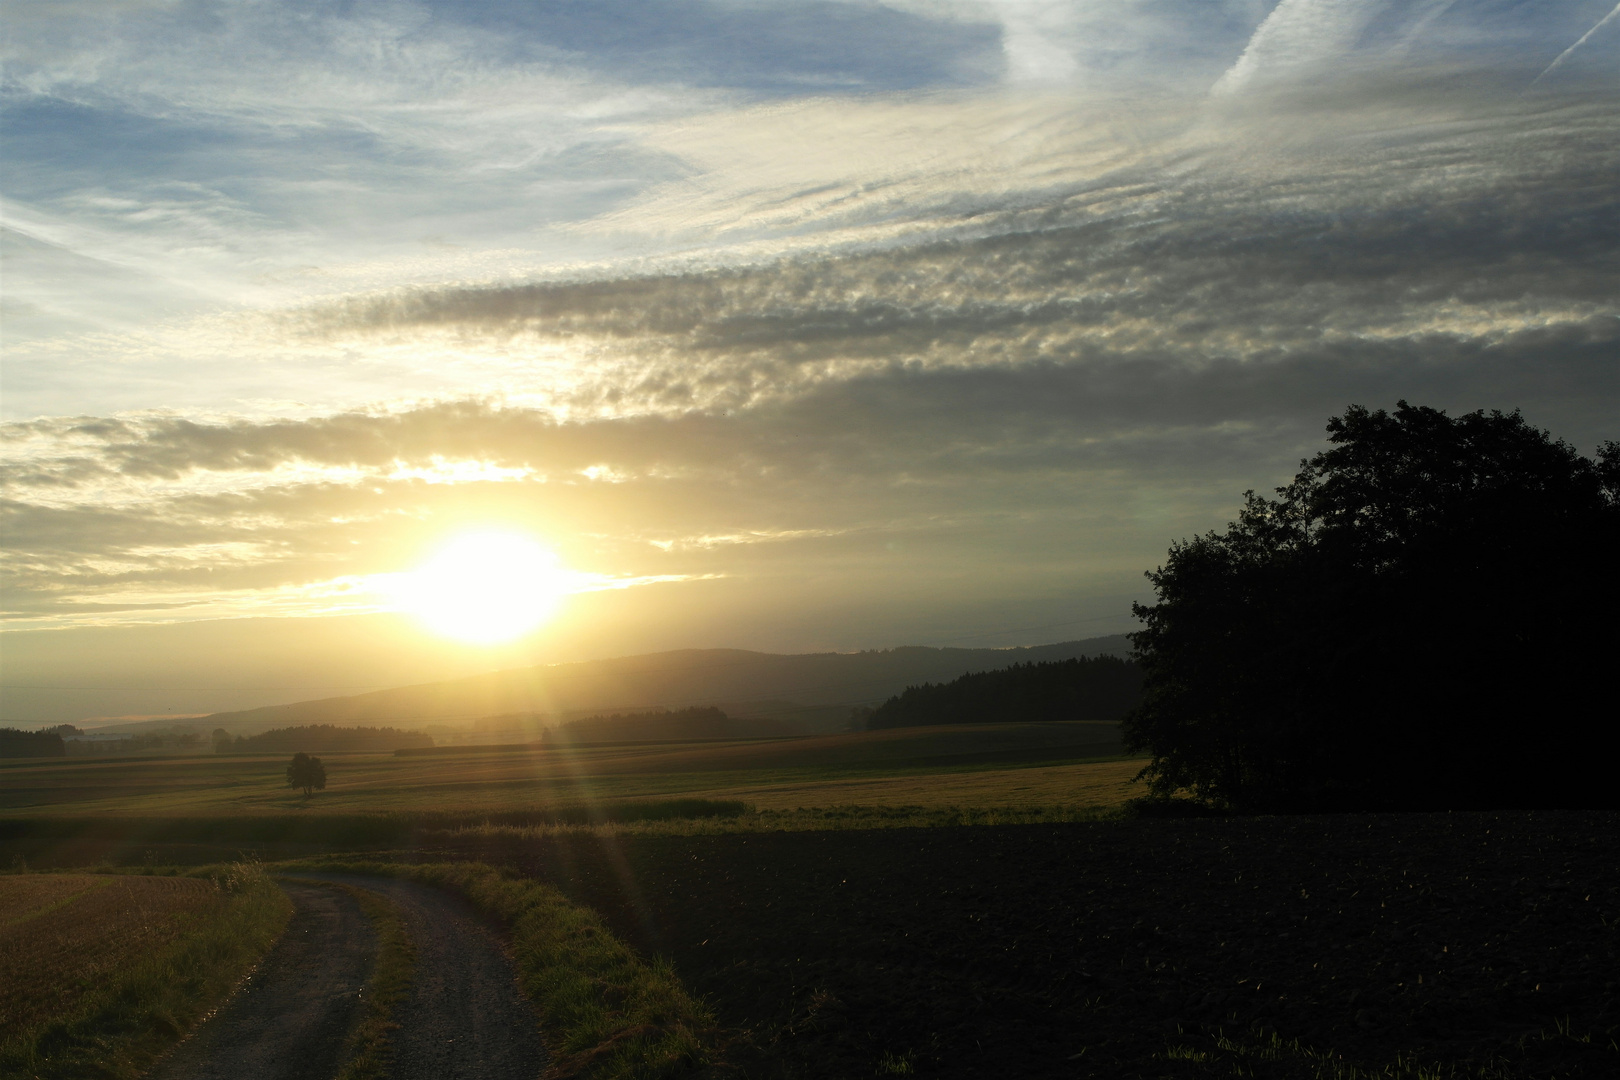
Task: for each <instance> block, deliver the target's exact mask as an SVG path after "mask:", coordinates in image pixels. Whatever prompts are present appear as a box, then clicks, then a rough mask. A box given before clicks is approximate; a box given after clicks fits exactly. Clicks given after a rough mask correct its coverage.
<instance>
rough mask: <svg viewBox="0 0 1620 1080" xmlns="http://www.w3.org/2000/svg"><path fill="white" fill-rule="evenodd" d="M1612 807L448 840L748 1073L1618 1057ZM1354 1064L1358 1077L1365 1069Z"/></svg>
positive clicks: (1524, 1063)
mask: <svg viewBox="0 0 1620 1080" xmlns="http://www.w3.org/2000/svg"><path fill="white" fill-rule="evenodd" d="M1616 825H1620V817H1617V816H1616V815H1613V814H1607V815H1604V814H1578V813H1569V814H1524V813H1517V814H1484V813H1480V814H1439V815H1365V816H1354V815H1343V816H1336V817H1312V818H1292V819H1289V818H1241V819H1169V820H1152V819H1149V820H1116V821H1106V822H1096V823H1073V824H1053V825H1022V826H991V827H981V828H955V829H940V828H935V829H889V830H867V831H858V832H841V833H824V832H823V833H817V832H797V833H767V834H751V835H750V834H722V835H713V836H687V837H682V836H628V835H617V836H614V835H589V834H580V833H574V834H567V833H558V834H555V835H551V836H545V837H536V838H529V839H517V838H503V837H500V836H489V837H478V838H475V837H466V838H461V839H456V840H446V841H444V842H442V843H440V844H437V845H435V846H433V847H432V848H431V849H430V850H425V851H423V852H422V853H421V855H420V857H421V858H424V859H442V858H445V857H462V858H478V859H482V860H484V861H487V862H491V863H496V864H503V865H506V866H508V867H511V868H513V869H515V870H519V871H521V872H523V873H525V874H528V875H532V876H535V877H538V878H540V879H542V880H546V881H552V882H556V883H558V884H559V885H560V886H561V887H562V888H563V889H564V890H565V891H566V892H567V893H568V894H569V895H570V896H572V897H574V898H575V899H576V900H578V901H580V902H582V903H585V904H588V905H590V906H591V907H593V908H595V909H596V910H598V911H600V912H602V913H603V914H604V916H605V917H606V919H607V921H608V923H609V925H610V926H611V927H612V928H613V929H614V930H616V931H617V932H618V933H619V934H620V935H622V936H624V937H625V938H626V939H627V940H629V941H632V942H634V943H635V944H637V945H638V946H640V948H641V949H643V950H644V951H645V952H647V953H649V954H661V955H666V956H669V957H671V958H672V959H673V960H674V963H675V968H676V970H677V971H679V972H680V973H681V975H682V977H683V978H684V979H685V981H686V982H687V984H688V985H689V986H691V987H692V989H693V990H695V991H697V992H698V993H699V994H701V995H703V996H704V997H706V998H707V999H708V1000H710V1001H711V1002H713V1004H714V1007H715V1009H716V1011H717V1012H718V1013H719V1015H720V1017H721V1020H722V1022H723V1023H725V1024H726V1025H727V1026H728V1027H729V1029H730V1031H731V1033H732V1040H733V1041H732V1043H731V1045H730V1048H729V1050H728V1054H729V1057H730V1060H731V1062H732V1064H733V1066H734V1068H735V1069H736V1070H737V1072H738V1075H743V1076H748V1077H751V1078H752V1077H760V1078H784V1080H785V1078H791V1077H867V1076H883V1075H917V1076H930V1077H964V1078H965V1077H1020V1078H1037V1077H1065V1078H1073V1077H1083V1076H1097V1077H1189V1078H1192V1077H1198V1078H1203V1077H1234V1076H1260V1077H1278V1078H1281V1077H1290V1078H1292V1077H1310V1078H1323V1080H1326V1078H1333V1080H1351V1078H1353V1077H1357V1076H1360V1077H1367V1078H1372V1077H1379V1078H1410V1080H1421V1078H1424V1077H1434V1078H1450V1077H1477V1078H1479V1080H1509V1078H1517V1077H1524V1078H1529V1077H1549V1078H1550V1077H1563V1078H1571V1077H1613V1076H1616V1075H1620V1047H1617V1046H1616V1043H1615V1039H1616V1036H1620V1007H1617V1001H1620V998H1617V995H1616V984H1615V978H1616V975H1615V973H1616V971H1617V970H1620V868H1617V866H1616V863H1615V860H1614V858H1613V846H1612V840H1611V838H1612V836H1613V830H1614V828H1615V826H1616ZM1355 1070H1360V1071H1355Z"/></svg>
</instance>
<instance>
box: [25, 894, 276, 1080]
mask: <svg viewBox="0 0 1620 1080" xmlns="http://www.w3.org/2000/svg"><path fill="white" fill-rule="evenodd" d="M289 910H290V909H289V905H288V904H287V901H286V899H285V897H283V896H282V895H281V893H280V892H279V891H278V890H276V889H275V888H274V887H273V886H272V885H271V884H270V882H269V879H268V878H267V877H265V875H264V874H263V873H262V871H257V870H253V869H252V868H249V869H248V870H244V871H239V872H230V873H223V874H221V875H218V876H216V877H215V878H207V877H201V878H200V877H138V876H106V875H102V876H98V875H89V874H61V875H56V874H52V875H38V874H13V875H8V876H4V877H0V1032H4V1033H5V1034H4V1036H3V1037H0V1073H4V1075H7V1076H11V1075H28V1076H38V1077H55V1076H62V1077H75V1076H87V1075H102V1076H115V1077H117V1076H136V1075H139V1074H140V1073H141V1072H142V1071H143V1070H144V1069H145V1067H146V1066H147V1065H149V1064H150V1063H151V1062H152V1061H153V1060H154V1059H155V1058H156V1056H157V1055H158V1054H159V1053H161V1052H162V1051H163V1050H164V1049H166V1048H167V1047H168V1046H169V1045H171V1044H172V1043H173V1042H174V1041H176V1040H177V1039H178V1038H179V1037H180V1035H181V1034H182V1033H183V1032H184V1031H185V1029H186V1027H187V1026H188V1025H189V1024H190V1023H191V1022H192V1021H194V1020H195V1019H196V1018H197V1017H199V1016H201V1015H202V1014H203V1013H204V1012H206V1011H207V1010H208V1009H209V1008H210V1007H212V1006H213V1005H214V1004H216V1003H217V1002H218V1001H219V1000H221V999H222V998H223V996H224V995H225V994H226V993H228V992H229V990H230V988H231V987H232V986H233V985H234V984H235V982H236V980H237V979H238V977H240V975H241V974H242V973H243V972H244V971H245V970H246V969H247V967H248V965H250V964H251V963H252V962H253V961H254V960H256V959H257V958H258V956H259V955H260V954H261V953H262V952H263V950H264V949H265V948H267V947H268V946H269V944H270V942H271V941H272V940H274V938H275V936H276V935H277V934H279V933H280V931H281V927H282V926H283V925H284V924H285V922H286V919H287V915H288V912H289Z"/></svg>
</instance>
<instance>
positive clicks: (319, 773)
mask: <svg viewBox="0 0 1620 1080" xmlns="http://www.w3.org/2000/svg"><path fill="white" fill-rule="evenodd" d="M287 786H288V787H294V788H303V789H304V798H306V799H307V798H309V797H310V794H311V793H312V792H316V791H325V790H326V766H325V765H322V764H321V759H320V758H318V757H310V756H309V755H308V754H304V753H298V754H294V755H293V757H292V764H290V765H288V766H287Z"/></svg>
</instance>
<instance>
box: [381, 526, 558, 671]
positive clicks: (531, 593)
mask: <svg viewBox="0 0 1620 1080" xmlns="http://www.w3.org/2000/svg"><path fill="white" fill-rule="evenodd" d="M567 591H568V575H567V574H566V573H565V572H564V571H563V570H561V568H559V567H558V565H557V556H556V554H555V553H554V552H552V551H549V550H547V549H546V548H544V547H542V546H541V545H539V544H537V543H536V542H535V541H533V540H531V539H529V538H528V537H526V536H522V535H519V534H517V533H506V532H479V533H469V534H467V535H465V536H461V537H457V538H456V539H455V540H453V541H451V542H450V543H449V544H448V545H446V546H445V547H444V548H443V549H442V550H441V551H440V552H439V553H438V554H437V555H435V556H434V557H433V558H432V559H431V560H429V561H428V562H427V563H425V564H424V565H422V566H421V567H419V568H417V569H416V570H414V571H412V572H410V573H408V574H403V575H401V580H400V582H399V585H398V592H397V598H398V602H399V604H400V606H401V607H403V608H405V609H406V610H407V611H410V612H411V613H412V614H414V615H415V616H416V617H417V618H418V619H420V620H422V622H423V624H424V625H426V626H427V627H428V629H430V630H432V631H433V632H434V633H436V634H442V635H444V636H445V637H451V638H456V639H457V640H460V641H467V642H472V643H475V644H480V645H492V644H494V643H496V642H499V641H509V640H511V639H512V638H515V637H519V636H521V635H523V634H526V633H528V632H529V631H530V630H533V629H535V628H536V627H538V626H539V625H540V624H542V623H544V622H545V621H546V620H547V619H549V618H551V616H552V615H553V614H554V613H555V612H556V610H557V604H558V602H559V601H560V600H561V599H562V596H563V594H564V593H565V592H567Z"/></svg>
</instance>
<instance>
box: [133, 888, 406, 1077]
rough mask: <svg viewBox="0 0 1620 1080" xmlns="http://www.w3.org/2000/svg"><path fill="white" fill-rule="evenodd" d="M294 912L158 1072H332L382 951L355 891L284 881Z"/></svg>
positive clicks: (221, 1074)
mask: <svg viewBox="0 0 1620 1080" xmlns="http://www.w3.org/2000/svg"><path fill="white" fill-rule="evenodd" d="M281 887H282V888H283V889H284V890H286V893H287V895H288V896H289V897H291V898H292V901H293V904H294V905H295V907H296V911H295V912H294V914H293V917H292V921H291V922H290V923H289V924H288V926H287V932H286V933H285V934H283V935H282V936H281V939H280V940H279V941H277V942H276V944H275V946H274V947H273V948H272V949H271V950H270V953H269V954H268V955H267V956H266V957H265V959H264V962H263V963H262V964H260V965H259V967H258V970H256V971H255V972H254V973H253V975H252V976H251V977H250V978H249V979H248V981H247V983H246V984H245V985H244V986H243V987H242V989H241V990H240V991H239V992H238V993H237V994H236V996H235V997H233V998H232V999H231V1000H230V1001H229V1002H228V1003H227V1004H226V1005H225V1007H224V1008H222V1009H220V1010H219V1011H218V1012H217V1013H215V1014H214V1015H213V1016H212V1017H210V1018H209V1019H208V1020H206V1021H205V1022H204V1023H203V1024H202V1026H201V1027H199V1028H198V1029H197V1032H196V1034H195V1035H194V1036H192V1037H191V1038H189V1039H187V1040H186V1041H185V1042H183V1043H181V1044H180V1046H179V1047H177V1048H176V1049H175V1051H174V1053H172V1054H170V1055H169V1056H168V1057H167V1058H165V1059H164V1061H163V1062H162V1063H161V1064H159V1066H158V1067H157V1068H156V1069H154V1070H153V1071H152V1073H151V1074H150V1077H151V1080H332V1076H333V1074H335V1073H336V1072H337V1070H338V1068H339V1067H340V1066H341V1065H342V1056H343V1042H344V1038H345V1036H347V1035H348V1032H349V1028H350V1025H351V1024H352V1023H353V1021H354V1018H355V1015H356V1011H357V1009H358V1006H359V1004H360V1002H361V990H362V988H363V987H364V986H365V982H366V977H367V975H368V973H369V972H370V971H371V965H372V960H373V958H374V957H375V955H376V948H377V941H376V934H375V933H373V932H372V929H371V922H370V921H369V920H368V919H367V918H366V917H365V915H364V914H362V913H361V911H360V905H359V904H356V903H355V902H354V898H353V897H351V896H348V895H347V894H345V893H343V892H340V891H339V890H337V889H328V888H323V887H322V886H320V885H308V884H302V883H299V882H292V881H289V882H283V883H282V884H281Z"/></svg>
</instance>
